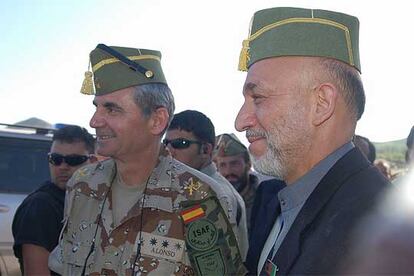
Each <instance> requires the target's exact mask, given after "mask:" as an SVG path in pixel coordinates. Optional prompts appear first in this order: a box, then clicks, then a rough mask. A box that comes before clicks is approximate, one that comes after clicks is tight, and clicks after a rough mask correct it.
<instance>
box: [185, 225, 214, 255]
mask: <svg viewBox="0 0 414 276" xmlns="http://www.w3.org/2000/svg"><path fill="white" fill-rule="evenodd" d="M186 239H187V242H188V244H189V245H190V246H191V247H192V248H194V249H195V250H200V251H206V250H208V249H210V248H212V247H213V246H214V245H215V244H216V242H217V239H218V232H217V228H216V226H215V225H214V224H213V223H212V222H210V221H209V220H207V219H199V220H196V221H194V222H192V223H191V224H190V225H189V227H188V230H187V236H186Z"/></svg>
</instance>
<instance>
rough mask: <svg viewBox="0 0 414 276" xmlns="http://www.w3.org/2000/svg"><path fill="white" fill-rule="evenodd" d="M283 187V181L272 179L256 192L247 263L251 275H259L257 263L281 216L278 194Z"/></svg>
mask: <svg viewBox="0 0 414 276" xmlns="http://www.w3.org/2000/svg"><path fill="white" fill-rule="evenodd" d="M283 187H285V183H284V182H283V181H280V180H277V179H271V180H266V181H263V182H261V183H260V185H259V187H258V188H257V190H256V196H255V199H254V202H253V207H252V213H251V219H250V225H251V229H250V233H249V250H248V251H247V257H246V263H245V265H246V268H247V270H249V273H251V274H256V273H257V272H256V271H257V263H258V262H259V258H260V254H261V252H262V249H263V246H264V244H265V242H266V239H267V236H268V235H269V233H270V231H271V230H272V227H273V224H274V222H275V220H276V218H277V216H278V215H279V214H280V205H279V200H278V198H277V193H278V192H279V191H280V190H281V189H282V188H283Z"/></svg>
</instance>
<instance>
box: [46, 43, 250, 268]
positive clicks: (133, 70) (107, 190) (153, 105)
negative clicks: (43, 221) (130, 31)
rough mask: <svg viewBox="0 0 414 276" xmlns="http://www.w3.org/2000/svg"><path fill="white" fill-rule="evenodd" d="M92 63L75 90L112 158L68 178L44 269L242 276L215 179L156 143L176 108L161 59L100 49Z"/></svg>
mask: <svg viewBox="0 0 414 276" xmlns="http://www.w3.org/2000/svg"><path fill="white" fill-rule="evenodd" d="M89 57H90V62H91V69H92V72H87V73H86V74H85V81H84V83H83V85H82V89H81V90H82V92H84V93H88V94H91V93H92V94H95V96H94V98H93V104H94V105H95V107H96V109H95V112H94V114H93V116H92V118H91V119H90V126H91V127H92V128H94V129H95V130H96V137H97V153H98V154H99V155H102V156H105V157H108V159H106V160H104V161H102V162H99V163H98V165H88V166H85V167H83V168H81V169H80V170H78V171H77V172H76V173H75V174H74V176H73V177H72V178H71V180H70V181H69V182H68V185H67V186H68V188H67V191H68V192H67V200H66V203H67V205H66V207H65V210H66V212H65V214H64V227H63V230H62V238H61V240H60V242H59V245H58V247H56V249H55V250H54V251H53V252H52V254H51V257H50V258H49V267H50V268H51V269H52V270H54V271H56V272H58V273H60V274H64V275H91V274H93V275H109V274H110V275H147V274H151V275H223V274H224V273H226V274H229V275H243V274H244V273H245V272H246V270H245V268H244V265H243V263H242V258H241V255H240V252H239V250H238V247H237V242H236V237H235V235H234V233H233V231H232V228H231V225H230V223H229V222H228V220H227V219H226V213H225V212H224V211H223V209H222V207H221V205H220V202H219V200H218V199H217V196H216V194H215V192H214V190H212V188H211V186H212V185H215V182H214V181H213V180H212V179H211V178H209V177H208V176H206V175H204V174H202V173H200V172H198V171H197V170H195V169H193V168H191V167H189V166H187V165H184V164H182V163H180V162H178V161H177V160H175V159H174V158H173V157H172V156H171V154H170V153H169V152H168V150H167V149H166V148H165V146H164V145H163V144H162V143H161V140H162V136H163V135H164V134H165V131H166V130H167V128H168V125H169V123H170V122H171V120H172V118H173V114H174V108H175V105H174V98H173V95H172V93H171V90H170V88H169V87H168V84H167V81H166V79H165V77H164V74H163V72H162V68H161V53H160V52H159V51H155V50H148V49H137V48H127V47H116V46H111V47H108V46H106V45H104V44H98V45H97V47H96V49H94V50H93V51H92V52H91V53H90V56H89ZM189 143H191V142H189Z"/></svg>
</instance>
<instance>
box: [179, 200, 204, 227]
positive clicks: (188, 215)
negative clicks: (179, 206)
mask: <svg viewBox="0 0 414 276" xmlns="http://www.w3.org/2000/svg"><path fill="white" fill-rule="evenodd" d="M204 215H205V212H204V210H203V208H202V207H201V206H200V205H195V206H193V207H191V208H188V209H186V210H184V211H182V212H181V217H182V218H183V221H184V223H186V224H187V223H190V222H192V221H194V220H196V219H199V218H202V217H204Z"/></svg>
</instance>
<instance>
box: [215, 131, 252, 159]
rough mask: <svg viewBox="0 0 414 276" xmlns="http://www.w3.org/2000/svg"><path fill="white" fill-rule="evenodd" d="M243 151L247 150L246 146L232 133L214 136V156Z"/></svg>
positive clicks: (229, 154)
mask: <svg viewBox="0 0 414 276" xmlns="http://www.w3.org/2000/svg"><path fill="white" fill-rule="evenodd" d="M244 152H247V148H246V147H245V146H244V145H243V143H242V142H240V140H239V139H238V138H237V137H236V135H234V134H233V133H231V134H227V133H224V134H221V135H219V136H217V137H216V147H215V150H214V153H213V155H214V156H221V157H222V156H233V155H237V154H240V153H244Z"/></svg>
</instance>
